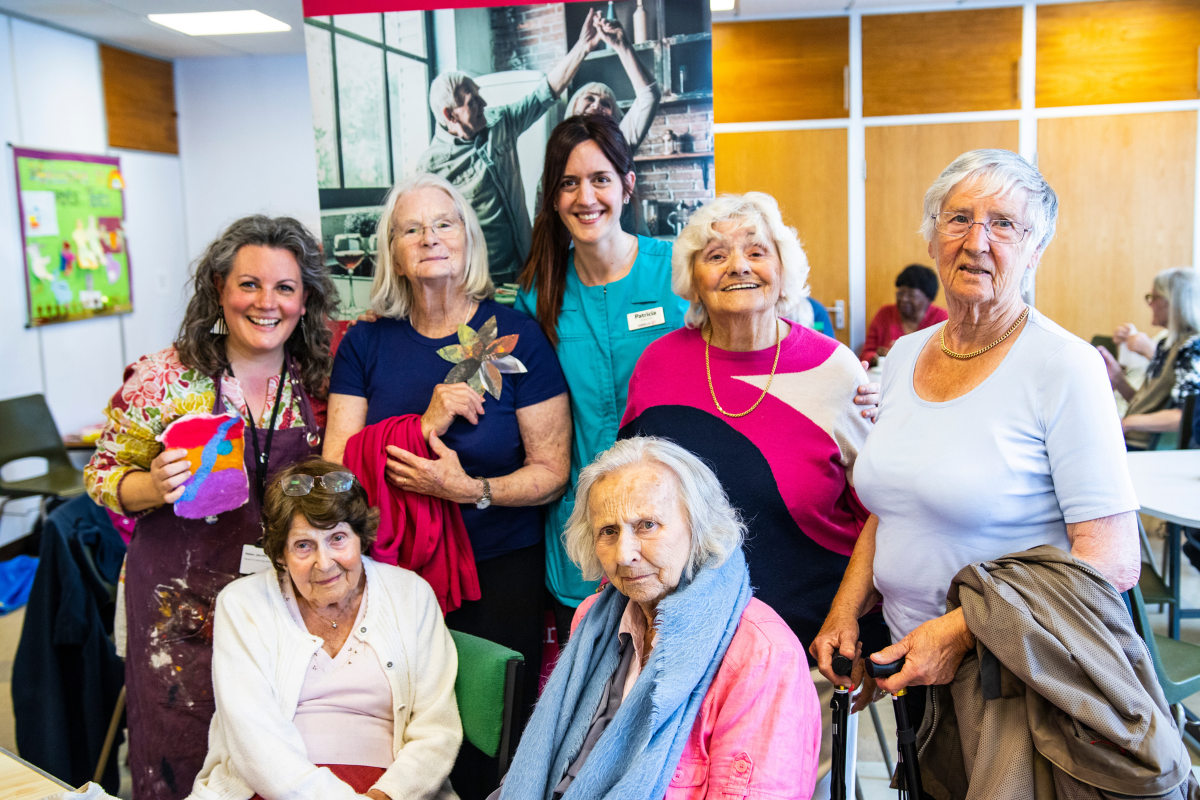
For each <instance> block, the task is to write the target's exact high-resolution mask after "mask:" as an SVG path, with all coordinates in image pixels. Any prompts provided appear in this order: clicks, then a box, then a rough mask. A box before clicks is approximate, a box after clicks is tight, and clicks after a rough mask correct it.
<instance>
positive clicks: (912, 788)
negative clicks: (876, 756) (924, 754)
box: [867, 656, 924, 800]
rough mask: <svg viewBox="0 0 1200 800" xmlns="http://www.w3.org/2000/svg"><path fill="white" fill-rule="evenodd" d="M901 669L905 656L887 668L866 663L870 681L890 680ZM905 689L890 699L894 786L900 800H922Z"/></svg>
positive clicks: (914, 743) (919, 770)
mask: <svg viewBox="0 0 1200 800" xmlns="http://www.w3.org/2000/svg"><path fill="white" fill-rule="evenodd" d="M902 669H904V656H901V657H900V660H899V661H893V662H891V663H890V664H876V663H875V662H874V661H872V660H871V659H869V658H868V659H867V673H868V674H870V676H871V677H872V678H876V679H879V678H890V677H892V676H893V675H896V674H898V673H899V672H900V670H902ZM907 694H908V690H907V689H901V690H900V691H898V692H896V693H895V694H893V695H892V710H893V711H895V712H896V776H897V779H896V783H897V786H898V787H899V789H900V794H899V798H900V800H921V799H922V798H923V797H924V793H923V789H922V787H921V766H920V765H919V764H918V763H917V733H916V731H914V730H913V727H912V723H911V722H909V720H908V706H907V705H906V703H905V701H904V696H905V695H907Z"/></svg>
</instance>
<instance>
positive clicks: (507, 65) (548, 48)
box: [491, 3, 567, 72]
mask: <svg viewBox="0 0 1200 800" xmlns="http://www.w3.org/2000/svg"><path fill="white" fill-rule="evenodd" d="M491 15H492V64H493V68H494V69H495V70H496V71H497V72H503V71H505V70H512V69H533V70H537V71H539V72H549V71H550V68H551V67H553V66H554V65H555V64H556V63H557V62H558V61H559V59H561V58H563V57H564V56H565V55H566V54H567V26H566V17H565V14H564V12H563V4H562V3H547V4H545V5H533V6H509V7H506V8H493V9H492V10H491Z"/></svg>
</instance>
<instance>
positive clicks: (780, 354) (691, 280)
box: [621, 192, 889, 772]
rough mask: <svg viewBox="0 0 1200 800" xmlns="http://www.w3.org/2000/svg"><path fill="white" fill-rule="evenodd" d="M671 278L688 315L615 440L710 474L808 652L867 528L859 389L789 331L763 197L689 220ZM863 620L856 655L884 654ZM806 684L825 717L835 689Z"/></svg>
mask: <svg viewBox="0 0 1200 800" xmlns="http://www.w3.org/2000/svg"><path fill="white" fill-rule="evenodd" d="M672 271H673V288H674V291H675V293H676V294H677V295H679V296H680V297H683V298H685V299H687V300H689V301H690V302H691V307H690V309H689V311H688V315H687V327H685V328H682V329H680V330H678V331H675V332H674V333H670V334H668V335H666V336H664V337H662V338H661V339H659V340H658V341H656V342H654V343H653V344H652V345H650V346H649V347H648V348H647V349H646V351H645V353H643V355H642V357H641V359H640V360H639V361H638V364H637V366H636V367H635V368H634V371H633V377H632V378H631V379H630V382H629V399H628V404H627V405H626V408H625V416H624V419H623V420H622V427H621V437H622V438H627V437H632V436H660V437H663V438H666V439H670V440H672V441H674V442H676V443H678V444H680V445H682V446H683V447H686V448H687V449H688V450H690V451H692V452H693V453H695V454H696V455H698V456H700V457H701V458H703V459H705V460H706V461H707V462H708V463H709V464H711V465H712V466H713V468H714V470H715V472H716V474H717V477H718V478H719V479H720V481H721V484H722V486H723V487H724V489H725V491H726V492H727V493H728V495H729V499H730V501H731V502H732V504H733V505H734V506H735V507H737V508H738V509H740V511H741V513H742V515H743V518H744V519H745V520H746V524H747V528H748V535H747V538H746V559H747V561H748V562H749V567H750V578H751V583H752V585H754V586H755V587H756V596H757V597H758V598H759V599H761V600H762V601H763V602H764V603H766V604H767V605H769V606H770V607H771V608H773V609H774V610H775V611H777V612H778V613H779V615H780V616H781V617H782V618H783V619H784V620H785V621H786V622H787V624H788V625H789V626H790V627H791V629H792V630H793V631H794V632H795V634H796V636H797V637H798V638H799V639H800V641H801V642H802V643H803V644H804V646H805V647H807V646H808V644H809V643H810V642H811V641H812V639H813V637H814V636H815V635H816V633H817V631H818V630H820V627H821V623H822V621H823V619H824V615H825V613H826V612H827V610H828V608H829V604H830V602H831V601H832V599H833V596H834V594H835V593H836V592H837V588H838V584H839V582H840V581H841V579H842V575H843V573H844V572H845V571H846V566H847V564H848V563H849V560H850V553H851V552H852V551H853V549H854V543H855V541H856V540H857V538H858V534H859V532H860V531H861V530H862V526H863V524H864V522H865V521H866V519H867V517H868V512H867V510H866V509H865V508H863V506H862V504H861V503H859V501H858V498H857V496H856V495H855V493H854V488H853V486H852V484H851V472H852V469H853V467H854V459H855V458H856V456H857V455H858V452H859V450H860V448H861V447H862V445H863V443H864V441H865V440H866V437H867V432H868V431H869V429H870V425H871V423H870V422H869V421H868V420H867V419H865V418H864V417H865V416H867V413H866V412H863V411H862V409H861V408H860V407H859V406H856V405H855V400H856V398H857V399H858V400H860V401H861V400H864V399H865V398H864V397H863V396H862V395H861V394H859V391H858V390H859V387H862V386H863V385H864V384H866V383H867V376H866V374H865V373H864V371H863V368H862V365H861V363H860V362H859V360H858V359H857V358H856V357H855V355H854V353H852V352H851V351H850V349H849V348H847V347H845V346H844V345H841V344H839V343H838V342H837V341H835V340H833V339H830V338H829V337H827V336H822V335H820V334H818V333H816V332H814V331H812V330H809V329H807V328H804V327H803V326H801V325H799V324H796V323H795V322H794V321H793V320H795V318H796V317H795V313H796V312H795V309H796V308H797V307H798V306H800V305H801V304H803V303H807V302H808V301H807V295H808V287H807V285H806V284H807V278H808V262H807V259H806V258H805V255H804V251H803V249H802V248H801V246H800V242H799V240H798V239H797V237H796V232H795V230H793V229H792V228H789V227H787V226H786V225H784V223H783V220H782V217H781V215H780V212H779V206H778V204H777V203H776V202H775V200H774V199H773V198H772V197H770V196H769V195H766V194H762V193H759V192H750V193H748V194H745V195H741V196H737V195H724V196H721V197H719V198H717V199H716V200H715V201H713V202H711V203H709V204H708V205H706V206H704V207H703V208H702V209H700V210H699V211H697V212H696V213H695V214H694V215H693V216H692V218H691V221H690V222H689V224H688V227H687V228H686V229H685V230H684V231H683V233H682V234H681V235H680V237H679V239H678V241H676V243H675V250H674V253H673V255H672ZM871 617H872V618H871V619H865V620H864V624H863V625H862V640H863V651H864V652H873V649H868V648H875V649H877V648H879V647H884V646H886V645H887V644H889V641H888V636H887V629H886V626H885V625H884V624H883V620H882V618H881V615H878V614H875V615H871ZM809 666H810V668H811V667H815V664H812V663H810V664H809ZM813 676H814V679H815V681H816V684H817V689H818V692H819V693H820V694H821V697H822V701H823V702H822V703H821V705H822V706H823V707H824V709H825V713H826V714H828V705H829V701H828V697H827V696H826V695H830V694H832V686H831V685H830V684H829V682H828V681H826V680H825V679H824V678H821V677H820V675H819V673H817V672H816V671H815V670H814V671H813ZM855 720H857V718H855ZM824 729H825V731H826V739H828V731H829V729H830V726H829V725H828V723H826V724H825V725H824ZM851 740H853V737H851ZM822 745H823V746H822V756H823V757H822V764H823V768H822V772H826V771H827V770H828V766H827V764H828V758H827V756H828V753H829V742H828V741H825V742H823V743H822Z"/></svg>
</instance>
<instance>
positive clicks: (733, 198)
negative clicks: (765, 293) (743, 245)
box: [671, 192, 811, 328]
mask: <svg viewBox="0 0 1200 800" xmlns="http://www.w3.org/2000/svg"><path fill="white" fill-rule="evenodd" d="M722 222H736V223H738V224H739V225H742V226H747V227H750V228H751V229H752V230H753V231H754V234H755V235H756V236H765V237H768V238H770V240H771V241H772V242H773V243H774V245H775V250H776V251H777V252H778V253H779V271H780V276H779V277H780V286H779V300H778V301H777V302H776V303H775V313H776V314H777V315H778V316H779V317H786V318H788V319H792V320H795V321H797V322H803V320H804V314H805V311H806V310H807V311H808V312H809V319H811V310H810V309H808V256H806V255H805V254H804V248H803V247H801V246H800V237H799V236H798V235H797V234H796V229H795V228H791V227H788V226H787V225H785V224H784V222H783V215H782V214H780V213H779V203H778V202H776V200H775V198H774V197H771V195H769V194H764V193H763V192H746V193H745V194H723V195H721V196H719V197H717V199H715V200H713V201H711V202H709V203H708V204H707V205H704V206H702V207H701V208H700V209H698V210H697V211H696V212H695V213H694V214H692V217H691V219H689V220H688V224H687V227H686V228H684V229H683V232H682V233H680V234H679V238H677V239H676V240H675V247H674V249H673V250H672V251H671V290H672V291H674V292H675V294H677V295H678V296H679V297H682V298H683V299H684V300H689V301H691V306H690V307H689V308H688V312H687V316H686V317H685V321H686V322H687V326H688V327H689V328H702V327H704V323H705V322H707V321H708V310H707V309H706V308H705V307H704V303H703V302H701V300H700V294H699V293H698V292H697V291H696V288H695V286H693V284H692V267H693V266H694V264H695V259H696V255H697V254H698V253H700V252H701V251H702V250H703V249H704V248H705V247H707V246H708V243H709V242H711V241H712V240H713V239H715V238H717V237H719V236H720V235H721V234H719V233H718V232H717V231H716V230H715V228H716V226H717V225H719V224H721V223H722Z"/></svg>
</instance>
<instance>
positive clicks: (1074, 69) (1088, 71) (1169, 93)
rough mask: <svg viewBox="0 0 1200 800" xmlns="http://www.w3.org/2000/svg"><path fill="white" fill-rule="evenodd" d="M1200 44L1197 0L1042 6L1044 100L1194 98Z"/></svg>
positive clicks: (1040, 91)
mask: <svg viewBox="0 0 1200 800" xmlns="http://www.w3.org/2000/svg"><path fill="white" fill-rule="evenodd" d="M1197 47H1200V3H1198V2H1196V0H1109V2H1101V3H1063V4H1061V5H1059V4H1055V5H1044V6H1038V10H1037V105H1038V107H1039V108H1048V107H1053V106H1080V105H1095V104H1101V103H1146V102H1152V101H1159V100H1194V99H1196V98H1197V97H1200V93H1198V92H1197V74H1196V69H1197Z"/></svg>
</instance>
